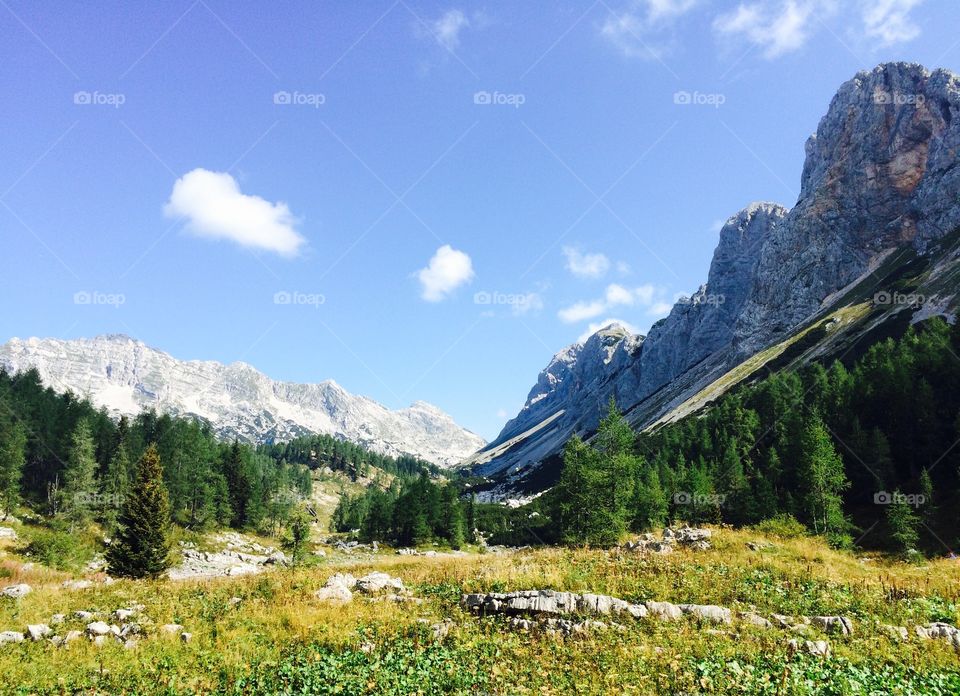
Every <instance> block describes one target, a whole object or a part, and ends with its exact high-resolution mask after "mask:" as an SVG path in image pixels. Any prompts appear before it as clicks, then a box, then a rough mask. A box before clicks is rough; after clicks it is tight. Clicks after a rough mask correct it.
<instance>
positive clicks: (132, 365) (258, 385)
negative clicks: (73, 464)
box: [0, 334, 485, 466]
mask: <svg viewBox="0 0 960 696" xmlns="http://www.w3.org/2000/svg"><path fill="white" fill-rule="evenodd" d="M0 366H2V367H3V368H5V369H7V370H8V371H10V372H19V371H23V370H27V369H30V368H36V369H37V370H38V372H39V373H40V376H41V379H42V380H43V382H44V384H45V385H47V386H50V387H52V388H54V389H55V390H57V391H67V390H70V391H72V392H74V393H76V394H77V395H79V396H87V397H89V398H90V399H91V401H92V402H93V403H94V404H95V405H96V406H98V407H101V406H103V407H106V408H107V409H108V411H110V412H111V413H112V414H114V415H127V416H133V415H136V413H139V412H140V411H141V410H143V409H147V408H156V409H157V410H158V411H161V412H165V413H169V414H171V415H178V416H186V417H191V416H192V417H198V418H201V419H203V420H205V421H207V422H209V423H210V424H211V426H212V427H213V428H214V430H215V432H217V434H218V435H220V436H221V437H237V438H239V439H241V440H244V441H247V442H253V443H260V442H272V441H282V440H289V439H292V438H294V437H297V436H299V435H306V434H310V433H323V434H330V435H335V436H338V437H342V438H343V439H346V440H350V441H352V442H355V443H357V444H360V445H363V446H365V447H367V448H369V449H371V450H373V451H375V452H378V453H380V454H387V455H390V456H400V455H413V456H418V457H421V458H422V459H425V460H426V461H429V462H432V463H434V464H438V465H441V466H452V465H454V464H456V463H457V462H459V461H460V460H461V459H462V458H464V457H466V456H467V455H469V454H470V453H472V452H473V451H474V450H476V449H477V448H479V447H481V446H483V445H484V444H485V441H484V440H483V439H482V438H481V437H479V436H478V435H475V434H474V433H471V432H470V431H468V430H466V429H464V428H461V427H460V426H458V425H457V424H456V423H455V422H454V421H453V419H452V418H451V417H450V416H449V415H447V414H446V413H444V412H443V411H441V410H440V409H439V408H438V407H436V406H434V405H433V404H429V403H427V402H425V401H415V402H413V403H412V404H411V405H410V406H407V407H405V408H402V409H397V410H390V409H387V408H386V407H385V406H383V405H382V404H380V403H378V402H377V401H375V400H373V399H371V398H369V397H366V396H361V395H354V394H351V393H350V392H348V391H347V390H346V389H344V388H343V387H342V386H340V385H339V384H337V383H336V382H335V381H334V380H332V379H328V380H324V381H322V382H317V383H313V384H299V383H296V382H286V381H277V380H273V379H271V378H270V377H268V376H267V375H265V374H264V373H262V372H260V371H259V370H257V369H256V368H255V367H253V366H252V365H250V364H248V363H245V362H242V361H236V362H233V363H229V364H225V363H220V362H217V361H214V360H178V359H177V358H174V357H173V356H172V355H170V354H169V353H166V352H165V351H162V350H159V349H156V348H152V347H150V346H148V345H147V344H146V343H144V342H142V341H138V340H136V339H134V338H132V337H130V336H127V335H126V334H104V335H101V336H96V337H93V338H83V339H75V340H64V339H49V338H48V339H43V338H27V339H20V338H12V339H11V340H10V341H8V342H7V343H5V344H3V345H2V346H0Z"/></svg>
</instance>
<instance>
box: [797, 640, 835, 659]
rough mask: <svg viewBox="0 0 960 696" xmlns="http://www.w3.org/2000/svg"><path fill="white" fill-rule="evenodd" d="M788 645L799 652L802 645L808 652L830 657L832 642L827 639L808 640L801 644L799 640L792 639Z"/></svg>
mask: <svg viewBox="0 0 960 696" xmlns="http://www.w3.org/2000/svg"><path fill="white" fill-rule="evenodd" d="M787 645H788V646H789V647H790V649H791V650H792V651H794V652H799V651H800V649H801V647H802V648H803V650H805V651H806V652H807V653H808V654H810V655H814V656H815V657H824V658H826V657H830V643H828V642H827V641H825V640H806V641H803V643H802V644H801V642H800V641H799V640H796V639H790V640H788V641H787Z"/></svg>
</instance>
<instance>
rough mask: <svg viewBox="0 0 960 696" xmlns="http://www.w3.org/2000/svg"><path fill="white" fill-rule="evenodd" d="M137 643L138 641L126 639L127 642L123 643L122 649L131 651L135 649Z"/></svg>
mask: <svg viewBox="0 0 960 696" xmlns="http://www.w3.org/2000/svg"><path fill="white" fill-rule="evenodd" d="M138 643H139V641H138V640H136V639H134V638H128V639H127V640H125V641H123V649H124V650H133V649H134V648H136V647H137V644H138Z"/></svg>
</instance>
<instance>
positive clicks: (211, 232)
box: [163, 169, 306, 256]
mask: <svg viewBox="0 0 960 696" xmlns="http://www.w3.org/2000/svg"><path fill="white" fill-rule="evenodd" d="M163 212H164V214H165V215H167V216H169V217H185V218H186V219H187V229H189V230H190V231H191V232H193V233H194V234H197V235H199V236H201V237H211V238H213V239H227V240H229V241H232V242H236V243H237V244H240V245H241V246H245V247H250V248H253V249H263V250H266V251H272V252H274V253H277V254H280V255H282V256H296V255H297V253H298V252H299V251H300V248H301V247H302V246H303V244H304V243H305V242H306V240H305V239H304V238H303V237H302V236H301V235H300V234H299V233H298V232H297V231H296V229H294V226H295V224H296V222H297V221H296V219H295V218H294V216H293V214H292V213H291V212H290V208H288V207H287V204H286V203H282V202H277V203H271V202H270V201H267V200H264V199H263V198H260V197H259V196H251V195H248V194H245V193H242V192H241V191H240V187H239V186H238V185H237V182H236V180H235V179H234V178H233V177H232V176H230V175H229V174H228V173H226V172H211V171H209V170H207V169H194V170H193V171H191V172H188V173H187V174H184V175H183V176H182V177H180V178H179V179H177V180H176V182H175V183H174V184H173V192H172V193H171V194H170V200H169V201H167V204H166V205H165V206H164V208H163Z"/></svg>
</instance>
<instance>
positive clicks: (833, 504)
mask: <svg viewBox="0 0 960 696" xmlns="http://www.w3.org/2000/svg"><path fill="white" fill-rule="evenodd" d="M800 451H801V455H800V480H801V482H802V485H803V505H804V509H805V512H806V516H807V519H808V520H809V522H810V524H811V525H812V526H813V530H814V532H815V533H817V534H824V535H830V534H844V533H846V532H847V530H848V529H849V522H848V520H847V518H846V516H845V515H844V513H843V498H842V493H843V492H844V491H845V490H847V488H849V487H850V482H849V481H848V480H847V476H846V473H845V472H844V467H843V460H842V459H841V458H840V455H839V454H837V450H836V448H835V447H834V446H833V440H832V439H831V438H830V432H829V431H828V430H827V426H826V425H825V424H824V422H823V419H822V418H821V417H820V414H819V413H818V412H817V411H816V410H813V411H811V412H810V414H809V415H808V416H807V422H806V424H805V427H804V429H803V434H802V436H801V438H800Z"/></svg>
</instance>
